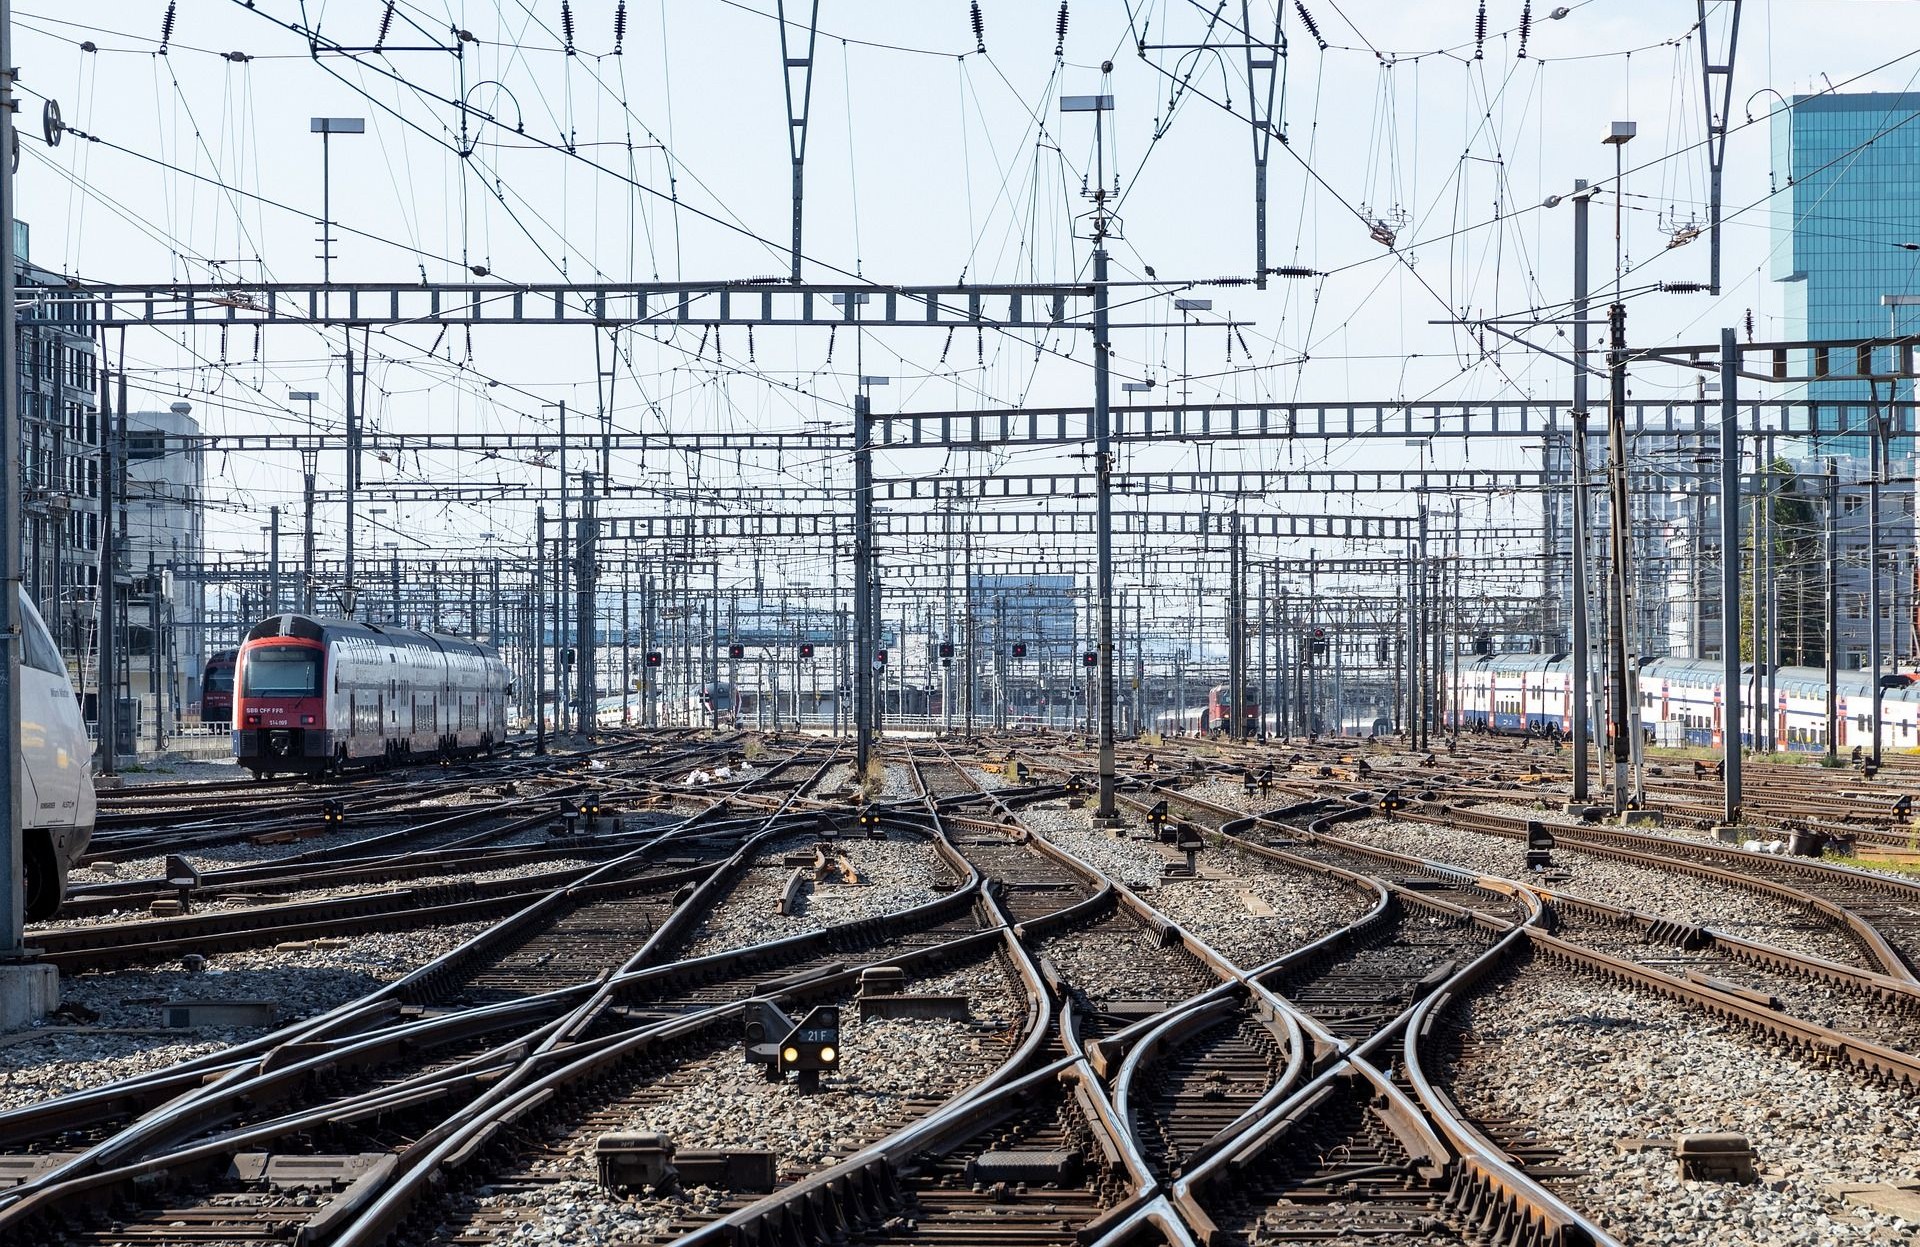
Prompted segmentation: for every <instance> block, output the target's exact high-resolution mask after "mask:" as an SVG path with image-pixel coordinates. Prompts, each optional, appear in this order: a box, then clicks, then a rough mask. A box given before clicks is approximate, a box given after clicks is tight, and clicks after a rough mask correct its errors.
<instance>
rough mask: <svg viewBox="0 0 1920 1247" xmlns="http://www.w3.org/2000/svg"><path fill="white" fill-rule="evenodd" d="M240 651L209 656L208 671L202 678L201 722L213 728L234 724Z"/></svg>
mask: <svg viewBox="0 0 1920 1247" xmlns="http://www.w3.org/2000/svg"><path fill="white" fill-rule="evenodd" d="M239 658H240V651H239V650H231V649H223V650H221V651H220V652H219V653H217V654H209V655H208V656H207V666H206V670H205V671H204V672H202V673H201V676H200V721H201V722H202V723H205V724H207V725H209V726H211V727H225V726H227V725H228V724H230V723H232V722H233V673H234V669H235V667H236V666H238V664H239Z"/></svg>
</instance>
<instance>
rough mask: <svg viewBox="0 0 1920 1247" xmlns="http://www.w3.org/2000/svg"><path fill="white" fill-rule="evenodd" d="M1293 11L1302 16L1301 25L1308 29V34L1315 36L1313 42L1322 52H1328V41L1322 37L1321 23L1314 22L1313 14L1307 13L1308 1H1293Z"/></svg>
mask: <svg viewBox="0 0 1920 1247" xmlns="http://www.w3.org/2000/svg"><path fill="white" fill-rule="evenodd" d="M1293 9H1294V12H1296V13H1298V14H1299V15H1300V24H1301V25H1302V26H1305V27H1306V28H1307V33H1308V34H1310V35H1312V36H1313V41H1314V42H1315V43H1317V44H1319V45H1320V50H1321V51H1322V52H1324V51H1326V50H1327V41H1326V40H1325V39H1323V38H1321V37H1320V23H1318V22H1316V21H1314V20H1313V14H1311V13H1309V12H1307V5H1306V0H1293Z"/></svg>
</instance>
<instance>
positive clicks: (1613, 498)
mask: <svg viewBox="0 0 1920 1247" xmlns="http://www.w3.org/2000/svg"><path fill="white" fill-rule="evenodd" d="M1638 130H1639V127H1638V126H1636V125H1635V124H1634V123H1633V122H1631V121H1616V122H1614V123H1613V127H1612V129H1611V130H1610V131H1609V132H1608V134H1607V137H1606V139H1605V140H1604V141H1605V142H1606V143H1607V144H1608V145H1609V146H1611V147H1612V148H1613V163H1614V186H1613V304H1612V305H1611V306H1610V307H1608V309H1607V334H1608V337H1607V375H1608V384H1609V398H1608V403H1607V455H1608V459H1609V463H1608V464H1607V485H1608V497H1609V510H1610V511H1611V512H1612V514H1611V515H1610V516H1609V517H1608V520H1609V523H1608V525H1607V535H1608V538H1609V548H1610V549H1611V551H1612V554H1613V560H1612V562H1613V565H1612V566H1611V567H1610V568H1608V575H1609V576H1610V577H1611V579H1612V582H1613V583H1612V589H1613V592H1612V599H1613V612H1614V621H1613V622H1614V635H1613V809H1614V813H1616V814H1624V813H1625V811H1626V809H1627V806H1628V802H1629V795H1631V798H1632V803H1633V804H1634V805H1636V806H1638V805H1639V804H1640V802H1641V800H1642V798H1643V795H1644V794H1643V793H1642V791H1641V784H1640V776H1639V774H1638V773H1637V771H1636V773H1635V775H1634V776H1633V781H1632V790H1631V794H1629V790H1628V775H1627V771H1628V768H1629V766H1630V765H1631V763H1632V761H1633V759H1634V758H1635V757H1636V756H1637V755H1638V754H1639V749H1638V743H1639V735H1640V698H1639V695H1638V692H1637V689H1636V688H1635V683H1634V679H1633V676H1634V670H1633V664H1632V662H1631V661H1630V660H1629V658H1628V653H1629V649H1630V646H1629V643H1628V635H1627V634H1628V631H1629V630H1630V629H1631V628H1632V626H1633V614H1632V609H1631V602H1632V599H1631V595H1630V593H1629V591H1628V588H1627V585H1628V583H1629V581H1628V568H1627V550H1628V545H1627V537H1628V525H1629V518H1630V517H1629V514H1628V510H1627V427H1626V415H1627V411H1626V409H1627V308H1626V304H1624V303H1622V302H1621V301H1620V281H1621V274H1622V271H1623V255H1624V252H1623V247H1624V243H1623V240H1622V233H1621V228H1622V216H1621V213H1622V206H1621V205H1622V200H1623V199H1624V198H1625V196H1624V195H1623V194H1622V193H1621V191H1622V187H1623V185H1624V183H1625V180H1626V167H1625V166H1626V156H1625V152H1626V148H1627V144H1628V143H1629V142H1631V141H1632V139H1633V136H1634V135H1635V134H1636V133H1637V132H1638Z"/></svg>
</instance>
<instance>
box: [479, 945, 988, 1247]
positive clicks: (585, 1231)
mask: <svg viewBox="0 0 1920 1247" xmlns="http://www.w3.org/2000/svg"><path fill="white" fill-rule="evenodd" d="M907 990H908V991H911V992H930V993H965V994H967V995H968V996H970V997H971V998H972V1017H971V1019H970V1020H969V1021H966V1022H956V1021H947V1020H911V1021H909V1020H887V1019H876V1020H874V1021H871V1022H865V1023H863V1022H861V1021H860V1017H859V1009H858V1008H857V1007H856V1006H855V1005H854V1004H853V1002H852V1001H851V1000H850V999H847V1000H842V1001H840V1006H841V1009H840V1034H841V1039H842V1050H843V1053H844V1055H843V1056H842V1058H841V1068H840V1070H839V1071H838V1072H837V1073H832V1074H825V1075H823V1076H822V1077H821V1080H820V1090H819V1091H818V1092H816V1093H812V1094H808V1093H803V1092H802V1091H800V1089H799V1086H798V1084H797V1083H795V1082H792V1081H786V1082H778V1083H772V1082H768V1081H766V1080H765V1079H764V1078H763V1077H762V1075H761V1070H760V1067H759V1066H757V1065H750V1064H748V1063H747V1062H745V1061H743V1060H741V1059H740V1052H739V1050H738V1048H736V1047H734V1046H731V1045H729V1046H726V1047H723V1048H722V1049H721V1050H719V1051H717V1052H715V1053H713V1054H712V1055H710V1056H707V1057H703V1058H701V1059H699V1060H697V1061H694V1062H692V1063H691V1064H689V1065H687V1066H685V1067H683V1068H681V1069H679V1070H676V1071H674V1072H673V1073H672V1074H670V1075H668V1076H666V1077H664V1078H662V1079H660V1080H659V1081H658V1082H656V1083H654V1084H653V1085H652V1086H651V1087H650V1088H649V1089H648V1090H647V1092H645V1093H643V1094H644V1100H643V1103H642V1104H641V1105H640V1106H638V1107H636V1108H635V1109H634V1110H633V1111H632V1113H631V1117H630V1120H629V1121H628V1122H627V1123H626V1125H625V1126H624V1128H625V1129H628V1130H636V1131H660V1132H663V1133H665V1134H667V1135H669V1136H671V1138H672V1139H673V1142H674V1144H675V1146H676V1147H680V1148H751V1149H756V1150H766V1151H772V1152H775V1153H777V1154H778V1156H779V1161H778V1167H779V1171H780V1172H781V1173H782V1174H788V1175H791V1174H794V1173H799V1172H805V1171H808V1170H811V1169H816V1168H820V1167H823V1166H825V1165H827V1164H829V1163H832V1162H833V1161H835V1160H837V1159H839V1158H840V1157H841V1156H842V1155H845V1154H847V1153H849V1152H851V1151H854V1150H856V1149H857V1148H859V1147H860V1146H862V1145H864V1144H865V1143H867V1142H870V1141H871V1140H873V1139H875V1138H877V1137H880V1136H882V1135H884V1134H887V1133H891V1132H892V1131H893V1130H896V1129H898V1128H899V1127H900V1126H902V1125H904V1124H906V1122H908V1121H910V1120H912V1119H913V1118H915V1117H917V1116H919V1115H920V1113H921V1111H923V1106H930V1105H931V1104H933V1103H935V1102H938V1101H941V1100H945V1099H947V1098H948V1097H950V1096H952V1095H954V1094H956V1093H958V1092H960V1091H963V1090H965V1089H966V1088H967V1087H968V1086H971V1085H972V1084H973V1083H974V1082H976V1081H978V1080H979V1079H980V1078H981V1077H984V1076H985V1075H986V1074H987V1073H989V1072H990V1071H991V1070H992V1069H993V1068H995V1067H996V1066H998V1064H999V1063H1000V1061H1001V1060H1003V1059H1004V1057H1005V1055H1006V1053H1007V1052H1008V1051H1009V1050H1010V1049H1009V1045H1008V1040H1009V1037H1010V1035H1011V1028H1012V1027H1013V1026H1014V1025H1016V1024H1017V1022H1018V1021H1019V1020H1020V1019H1021V1018H1023V1017H1024V1015H1025V1007H1024V1002H1023V1001H1017V1000H1015V999H1014V997H1013V995H1012V993H1011V991H1010V986H1009V983H1008V980H1007V978H1006V976H1005V975H1004V974H1003V973H1002V972H1001V971H1000V970H999V969H998V968H997V967H996V966H994V965H991V964H989V965H986V966H976V967H971V968H968V969H963V970H958V971H955V972H953V973H951V974H946V975H942V976H939V977H937V978H930V979H922V980H916V981H914V982H912V983H910V984H909V985H908V988H907ZM636 1098H638V1097H636ZM916 1101H917V1102H918V1103H915V1102H916ZM600 1133H601V1129H600V1127H598V1126H596V1127H595V1128H594V1129H593V1130H592V1131H583V1132H578V1133H575V1134H574V1135H573V1136H571V1137H570V1138H568V1139H567V1141H566V1143H565V1144H564V1150H565V1157H564V1159H563V1160H562V1161H561V1163H560V1165H559V1167H558V1168H559V1172H560V1173H561V1174H562V1175H564V1176H562V1177H560V1178H559V1179H558V1180H556V1181H543V1182H542V1183H540V1184H539V1186H538V1187H537V1188H535V1189H532V1190H515V1191H512V1192H510V1193H497V1194H496V1193H494V1192H493V1191H492V1190H490V1189H489V1188H485V1187H483V1188H481V1189H480V1191H479V1193H478V1197H477V1198H476V1199H475V1200H474V1201H473V1204H472V1206H471V1207H469V1208H467V1209H465V1210H464V1211H465V1212H467V1213H468V1214H469V1215H472V1216H475V1217H484V1218H487V1219H489V1220H492V1219H494V1218H500V1217H507V1218H522V1220H520V1221H519V1223H518V1224H517V1225H515V1226H514V1227H513V1229H512V1231H511V1233H510V1234H509V1235H508V1236H507V1237H506V1241H507V1242H510V1243H566V1244H589V1243H592V1244H598V1243H624V1242H632V1241H635V1240H636V1239H646V1238H651V1237H655V1236H660V1235H665V1234H666V1233H667V1232H668V1227H669V1225H670V1223H671V1222H672V1220H673V1219H674V1218H676V1217H685V1216H688V1215H694V1214H698V1213H700V1212H702V1211H710V1210H712V1209H714V1208H716V1207H718V1205H719V1204H720V1203H721V1201H723V1200H724V1199H725V1198H726V1197H727V1193H726V1192H724V1191H719V1190H714V1189H710V1188H707V1187H692V1188H689V1189H685V1190H673V1191H664V1192H655V1191H652V1190H646V1191H642V1192H637V1193H635V1194H632V1195H629V1196H624V1197H623V1196H620V1195H616V1194H612V1193H609V1192H608V1191H606V1190H604V1189H603V1188H602V1187H601V1186H600V1185H599V1183H598V1181H597V1180H596V1174H597V1171H596V1162H595V1160H594V1155H593V1146H594V1140H595V1139H596V1138H597V1137H598V1136H599V1134H600Z"/></svg>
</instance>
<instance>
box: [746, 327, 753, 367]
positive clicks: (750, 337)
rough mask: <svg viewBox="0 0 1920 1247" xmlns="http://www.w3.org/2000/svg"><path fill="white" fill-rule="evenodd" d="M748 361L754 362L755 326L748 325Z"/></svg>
mask: <svg viewBox="0 0 1920 1247" xmlns="http://www.w3.org/2000/svg"><path fill="white" fill-rule="evenodd" d="M747 362H748V363H749V364H751V363H752V362H753V326H752V325H748V326H747Z"/></svg>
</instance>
